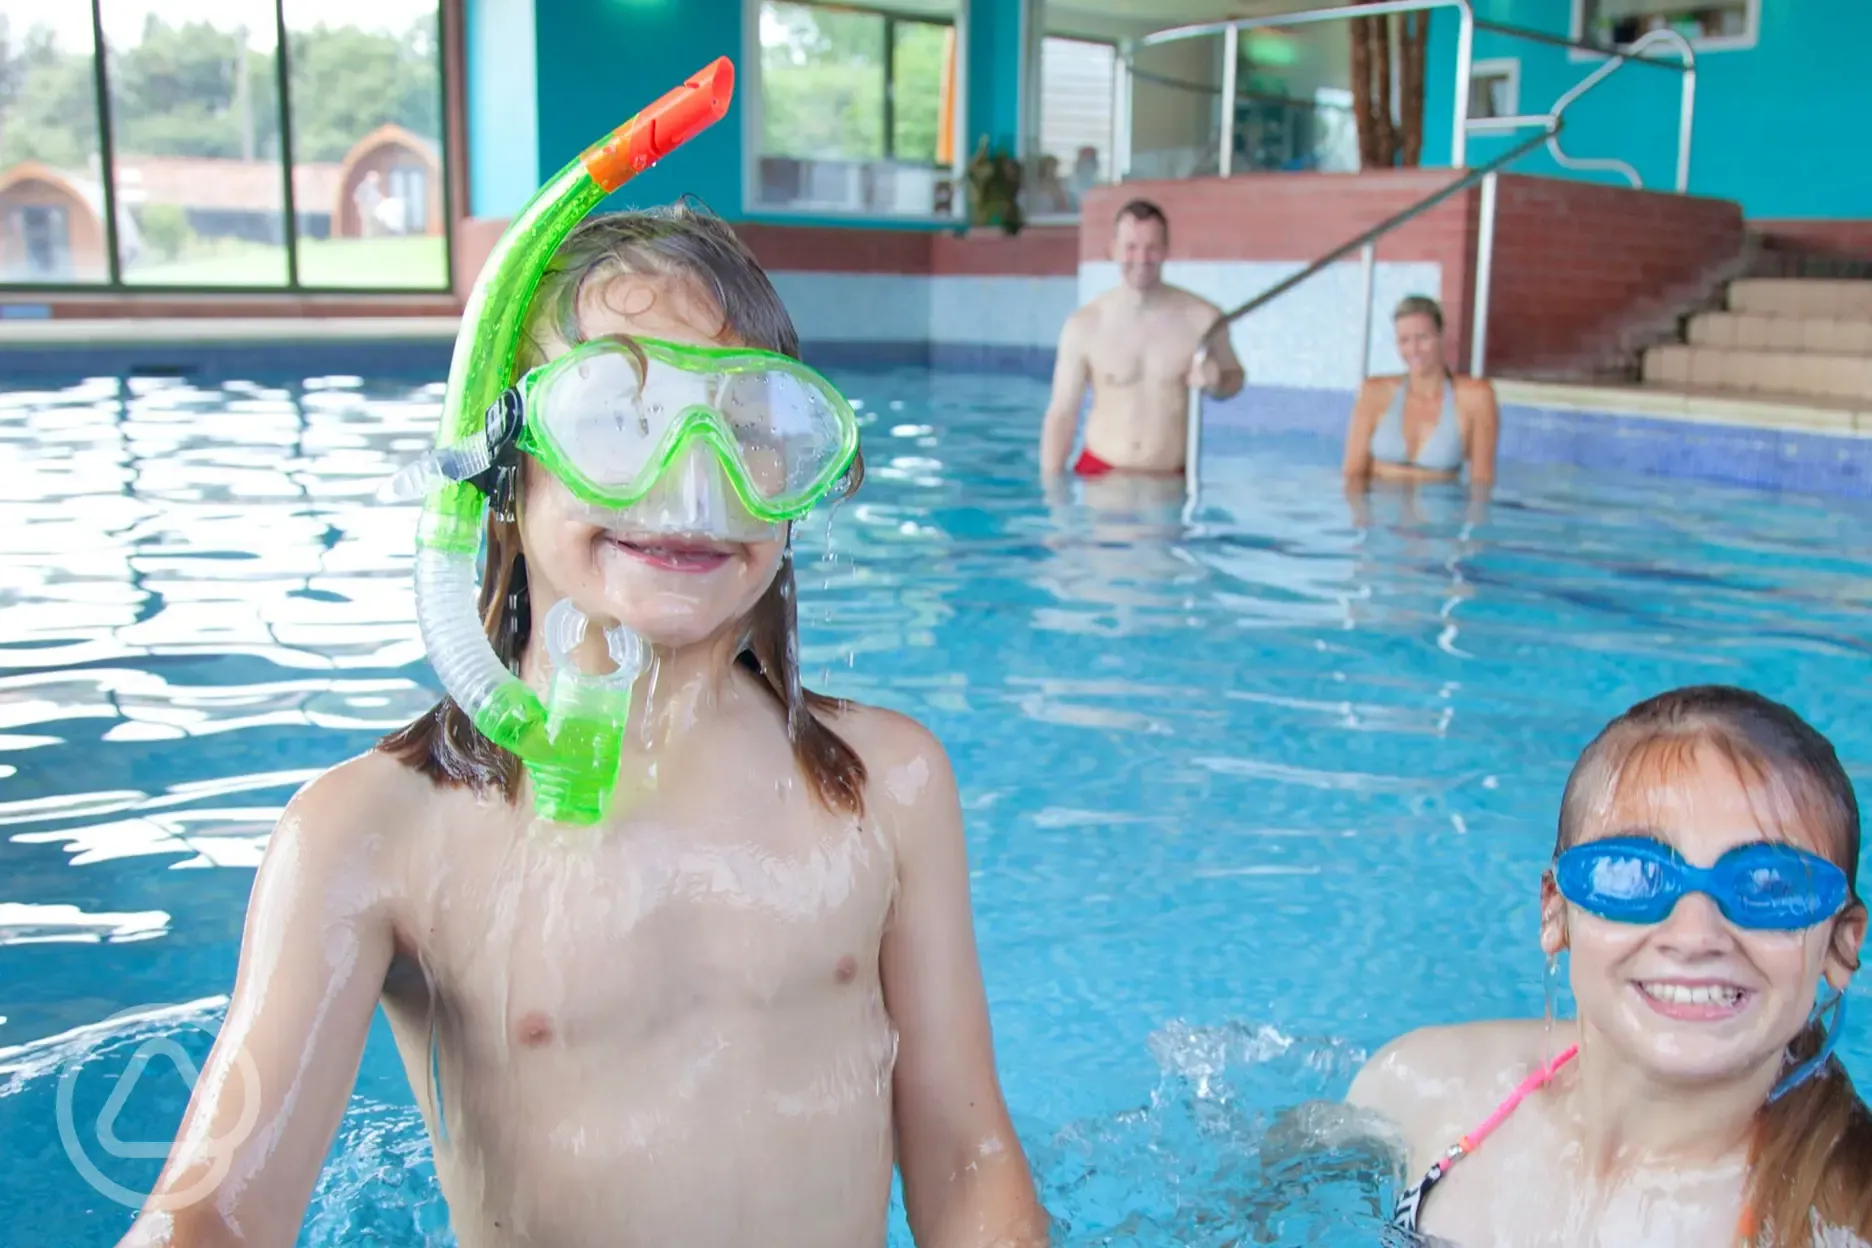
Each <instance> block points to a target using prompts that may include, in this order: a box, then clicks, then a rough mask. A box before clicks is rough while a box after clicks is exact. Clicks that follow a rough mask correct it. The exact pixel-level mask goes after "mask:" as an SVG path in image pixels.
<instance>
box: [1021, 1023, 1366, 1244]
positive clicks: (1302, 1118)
mask: <svg viewBox="0 0 1872 1248" xmlns="http://www.w3.org/2000/svg"><path fill="white" fill-rule="evenodd" d="M1147 1047H1148V1048H1149V1050H1150V1053H1151V1056H1152V1057H1153V1058H1154V1059H1155V1060H1156V1063H1157V1066H1158V1072H1159V1073H1158V1082H1157V1085H1156V1087H1155V1088H1154V1089H1153V1090H1152V1092H1151V1094H1150V1096H1149V1098H1148V1100H1147V1101H1146V1102H1145V1103H1144V1104H1142V1105H1139V1106H1137V1107H1134V1108H1131V1109H1126V1110H1121V1111H1119V1112H1117V1113H1114V1114H1109V1115H1105V1116H1101V1117H1095V1118H1090V1119H1082V1120H1079V1121H1075V1122H1070V1123H1067V1124H1066V1125H1064V1126H1062V1127H1060V1128H1058V1129H1056V1130H1053V1131H1050V1132H1045V1131H1037V1130H1034V1129H1033V1128H1032V1127H1030V1126H1027V1125H1026V1124H1023V1131H1022V1134H1023V1136H1026V1137H1027V1138H1028V1139H1030V1140H1032V1141H1033V1143H1032V1144H1031V1145H1030V1154H1031V1160H1032V1162H1033V1166H1034V1173H1035V1177H1036V1179H1037V1180H1038V1182H1039V1183H1040V1185H1041V1189H1042V1199H1043V1200H1044V1201H1045V1202H1046V1204H1047V1206H1048V1208H1050V1209H1053V1210H1055V1211H1056V1212H1057V1211H1062V1210H1066V1211H1070V1212H1069V1214H1068V1215H1067V1217H1068V1218H1069V1219H1070V1220H1067V1218H1062V1219H1061V1220H1060V1222H1059V1223H1058V1225H1057V1228H1056V1230H1057V1239H1056V1242H1058V1243H1060V1244H1061V1245H1063V1246H1066V1248H1092V1246H1093V1245H1117V1244H1124V1245H1131V1246H1134V1248H1173V1246H1175V1248H1184V1246H1190V1248H1211V1246H1213V1248H1225V1246H1226V1248H1246V1245H1250V1244H1280V1245H1290V1244H1321V1245H1340V1244H1344V1245H1353V1244H1359V1245H1369V1244H1370V1243H1372V1242H1373V1240H1374V1239H1375V1238H1377V1236H1378V1234H1379V1228H1380V1227H1381V1225H1382V1222H1383V1210H1384V1208H1385V1207H1386V1201H1385V1194H1386V1193H1385V1191H1384V1190H1383V1189H1384V1188H1385V1185H1386V1183H1388V1182H1391V1181H1394V1180H1395V1177H1396V1175H1395V1171H1396V1169H1397V1167H1396V1166H1395V1165H1394V1164H1393V1163H1392V1162H1391V1161H1390V1159H1389V1155H1388V1152H1387V1151H1386V1149H1385V1148H1384V1147H1383V1146H1382V1145H1380V1144H1378V1143H1377V1142H1375V1140H1374V1138H1373V1132H1372V1131H1371V1130H1369V1129H1366V1128H1364V1127H1363V1126H1362V1124H1361V1121H1360V1117H1359V1116H1358V1115H1356V1114H1355V1113H1353V1112H1352V1111H1349V1110H1347V1109H1346V1108H1345V1107H1344V1106H1343V1105H1340V1104H1339V1103H1338V1101H1337V1098H1338V1096H1339V1095H1340V1094H1341V1092H1342V1091H1343V1089H1344V1087H1345V1084H1346V1083H1347V1081H1349V1080H1350V1078H1351V1076H1352V1074H1353V1073H1354V1072H1356V1070H1357V1069H1358V1067H1359V1066H1360V1065H1362V1064H1363V1061H1364V1058H1365V1054H1364V1053H1363V1052H1362V1051H1361V1050H1360V1049H1358V1048H1357V1047H1355V1046H1353V1045H1351V1044H1349V1043H1347V1042H1345V1041H1343V1040H1338V1039H1330V1038H1329V1039H1303V1038H1296V1037H1294V1036H1290V1035H1287V1034H1285V1033H1284V1032H1282V1031H1280V1030H1279V1029H1277V1028H1275V1027H1272V1026H1269V1025H1266V1024H1250V1023H1241V1022H1234V1023H1225V1024H1222V1025H1220V1026H1211V1027H1199V1026H1192V1025H1191V1024H1189V1023H1186V1022H1183V1021H1181V1020H1175V1021H1172V1022H1170V1023H1167V1024H1165V1025H1164V1027H1162V1028H1161V1029H1160V1030H1158V1031H1157V1032H1155V1033H1154V1034H1152V1035H1151V1036H1150V1038H1149V1040H1148V1041H1147ZM1276 1089H1278V1091H1276ZM1309 1097H1312V1098H1316V1099H1313V1100H1311V1101H1309ZM1327 1098H1331V1099H1330V1100H1328V1099H1327ZM1270 1104H1273V1105H1281V1106H1287V1107H1289V1108H1285V1109H1277V1110H1273V1111H1269V1110H1267V1109H1265V1108H1262V1107H1264V1106H1267V1105H1270Z"/></svg>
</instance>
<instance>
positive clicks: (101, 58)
mask: <svg viewBox="0 0 1872 1248" xmlns="http://www.w3.org/2000/svg"><path fill="white" fill-rule="evenodd" d="M91 40H92V42H91V48H92V61H91V67H92V69H93V70H94V71H95V72H94V73H93V74H92V76H91V85H92V86H93V87H94V88H96V90H97V124H98V182H99V185H100V187H101V189H102V191H103V202H104V247H105V250H106V252H107V253H108V254H107V255H106V256H105V257H104V272H105V275H106V277H107V278H108V280H109V281H110V284H111V285H112V286H120V285H122V284H123V256H122V255H121V254H119V252H118V250H117V248H118V245H119V241H118V238H117V152H116V148H115V145H114V141H113V133H112V132H113V131H114V130H115V129H116V126H115V118H113V117H112V116H111V99H110V82H109V71H108V69H107V68H106V67H105V64H104V62H105V60H106V55H105V54H106V52H107V51H108V47H107V45H106V44H105V42H104V18H103V16H102V14H100V13H99V12H98V0H91Z"/></svg>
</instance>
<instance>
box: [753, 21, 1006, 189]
mask: <svg viewBox="0 0 1872 1248" xmlns="http://www.w3.org/2000/svg"><path fill="white" fill-rule="evenodd" d="M782 2H783V3H786V4H795V5H799V6H801V7H803V8H811V9H844V10H847V11H857V12H862V13H875V14H877V15H878V16H880V17H882V18H883V19H884V29H885V44H884V110H883V118H882V120H883V122H884V156H883V159H884V160H891V159H893V157H892V155H891V153H892V151H893V149H894V148H895V146H896V135H895V133H894V130H895V124H896V102H895V100H894V99H893V98H892V97H893V91H894V88H895V85H896V73H897V69H896V59H897V58H896V45H895V42H894V30H893V27H894V25H895V23H897V22H915V23H917V24H920V25H925V26H936V27H944V26H948V27H952V28H953V29H954V30H955V40H956V60H955V98H954V99H952V100H950V102H949V104H950V108H951V110H952V112H953V115H952V116H951V117H950V119H949V121H950V127H951V133H952V134H954V135H955V136H956V139H955V150H954V151H953V152H952V153H951V156H950V161H949V164H948V165H947V166H946V168H947V169H948V172H949V177H950V184H951V186H952V187H953V190H952V192H951V196H950V209H949V211H948V212H946V213H944V212H931V213H896V212H876V211H873V210H871V209H866V208H823V207H814V206H804V207H795V206H793V205H791V204H768V203H762V202H761V200H760V162H761V159H762V158H763V157H764V156H765V155H766V152H765V150H764V149H763V148H762V146H761V139H762V132H763V123H764V121H765V120H766V118H765V112H766V108H765V104H766V96H765V94H764V92H765V89H766V86H765V83H764V82H763V81H762V79H761V32H760V19H761V7H762V6H763V5H764V4H765V3H767V0H742V4H741V65H742V67H743V68H742V69H741V71H740V74H741V78H742V80H743V82H744V84H745V87H744V90H745V94H744V95H742V97H741V99H742V104H741V215H742V216H743V218H744V219H746V220H749V221H768V220H771V221H778V222H781V223H787V222H798V221H811V220H824V221H838V222H854V221H856V222H877V223H880V224H884V223H889V224H894V225H934V226H954V225H956V224H957V223H958V222H963V221H966V220H967V217H968V193H967V178H966V174H967V171H968V156H967V154H966V153H967V150H968V144H967V143H965V142H964V141H963V136H964V135H966V134H967V133H968V127H967V125H966V122H967V118H968V18H969V3H970V0H955V6H956V11H955V16H954V18H953V19H951V20H950V21H944V20H943V19H942V18H940V17H932V16H930V15H929V14H927V13H913V12H909V11H907V10H904V9H897V8H893V7H891V5H889V4H888V3H883V4H873V3H871V2H870V0H782ZM930 168H932V169H936V170H942V169H944V168H945V166H943V165H941V164H932V165H931V166H930Z"/></svg>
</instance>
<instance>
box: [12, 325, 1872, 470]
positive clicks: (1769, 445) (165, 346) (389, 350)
mask: <svg viewBox="0 0 1872 1248" xmlns="http://www.w3.org/2000/svg"><path fill="white" fill-rule="evenodd" d="M452 347H453V342H452V341H450V340H447V339H440V338H416V339H368V340H339V341H322V342H167V343H141V344H113V343H100V344H72V345H59V346H44V347H42V346H34V347H31V348H26V347H12V348H7V349H0V384H20V383H29V382H41V381H54V380H63V381H70V380H72V379H75V378H79V377H86V376H90V377H98V376H131V375H139V374H141V375H174V376H183V377H187V378H189V379H191V380H193V381H196V382H197V383H207V384H213V383H217V382H219V381H223V380H228V379H264V378H274V377H307V376H318V375H324V374H348V375H353V376H366V377H411V378H423V379H436V378H440V377H442V376H444V375H445V374H446V373H447V371H448V362H449V354H450V351H451V349H452ZM803 354H804V355H805V356H806V358H807V360H808V361H809V362H811V363H813V364H816V365H818V366H820V367H822V368H840V369H864V368H902V367H931V368H936V369H941V370H944V371H958V372H992V373H1006V374H1013V375H1021V376H1030V377H1039V378H1045V377H1047V376H1049V375H1050V374H1051V372H1052V367H1053V352H1052V351H1051V350H1050V349H1041V348H1033V347H1015V346H997V345H986V344H967V343H929V342H902V343H878V342H823V343H808V344H807V345H806V347H805V350H804V352H803ZM1351 405H1352V392H1351V391H1349V390H1320V389H1303V388H1299V387H1291V386H1250V387H1248V388H1247V389H1245V390H1244V391H1242V393H1241V394H1238V395H1236V396H1234V397H1233V398H1230V399H1227V400H1224V401H1221V402H1216V403H1211V404H1210V405H1209V407H1208V409H1207V411H1208V430H1209V433H1208V436H1209V439H1210V440H1209V445H1210V446H1211V447H1212V448H1213V449H1218V450H1221V449H1229V450H1238V449H1247V448H1248V447H1249V446H1250V445H1252V439H1253V435H1254V434H1256V433H1262V432H1268V433H1274V432H1280V433H1307V434H1313V435H1317V436H1321V437H1327V438H1333V439H1337V438H1339V437H1340V436H1341V435H1342V432H1343V430H1344V428H1345V421H1346V417H1347V415H1348V413H1349V412H1350V411H1351ZM1500 453H1501V457H1502V459H1504V460H1506V461H1510V462H1520V463H1548V464H1569V465H1572V466H1575V467H1579V468H1587V469H1592V468H1610V469H1618V470H1621V471H1626V472H1640V473H1650V474H1655V475H1658V476H1669V477H1687V478H1692V479H1696V480H1703V481H1716V482H1722V483H1724V484H1728V485H1741V486H1750V487H1753V488H1757V489H1768V490H1790V491H1795V492H1799V493H1811V494H1835V495H1847V496H1851V497H1858V498H1865V497H1872V439H1868V438H1854V437H1842V436H1833V435H1828V434H1822V433H1811V432H1807V431H1803V430H1792V429H1789V430H1782V429H1764V428H1757V427H1750V426H1741V425H1716V424H1701V423H1694V424H1693V423H1689V422H1684V421H1674V420H1659V419H1653V418H1647V417H1642V416H1619V415H1612V414H1609V413H1603V412H1583V411H1573V410H1567V409H1560V408H1548V407H1538V406H1530V405H1526V404H1518V403H1511V404H1506V405H1504V407H1503V408H1502V433H1501V448H1500Z"/></svg>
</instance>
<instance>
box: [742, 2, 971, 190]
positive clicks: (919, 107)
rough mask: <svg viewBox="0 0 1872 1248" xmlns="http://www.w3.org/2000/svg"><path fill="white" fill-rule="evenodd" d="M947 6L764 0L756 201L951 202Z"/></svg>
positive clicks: (951, 57) (952, 55)
mask: <svg viewBox="0 0 1872 1248" xmlns="http://www.w3.org/2000/svg"><path fill="white" fill-rule="evenodd" d="M906 8H910V9H917V10H919V11H917V12H915V13H910V12H906V11H905V9H906ZM923 8H929V9H931V10H932V11H931V12H930V13H929V14H928V15H925V14H924V13H923V12H921V11H920V10H921V9H923ZM946 8H949V6H947V5H943V4H925V5H922V6H914V5H913V6H901V7H899V8H897V9H893V10H892V11H891V12H888V13H886V12H880V11H877V10H873V9H864V8H850V7H843V6H833V5H826V4H799V3H788V2H785V0H763V3H762V4H761V7H760V40H761V56H760V73H759V79H760V82H759V90H760V119H761V121H760V147H759V151H758V153H757V154H756V165H757V169H756V177H755V185H754V195H753V199H754V203H753V206H754V207H757V208H782V209H791V210H799V211H818V212H866V213H884V214H901V215H905V216H930V215H933V214H936V213H938V212H941V211H946V205H948V204H949V203H950V202H951V200H952V197H953V182H954V179H953V175H952V162H953V160H954V155H955V151H954V134H953V119H954V115H955V111H956V100H955V96H954V87H955V60H956V47H955V25H954V21H953V12H952V11H951V12H950V13H949V14H947V15H944V14H943V13H942V12H941V10H943V9H946Z"/></svg>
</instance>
